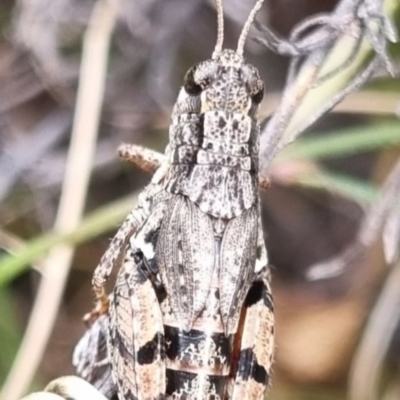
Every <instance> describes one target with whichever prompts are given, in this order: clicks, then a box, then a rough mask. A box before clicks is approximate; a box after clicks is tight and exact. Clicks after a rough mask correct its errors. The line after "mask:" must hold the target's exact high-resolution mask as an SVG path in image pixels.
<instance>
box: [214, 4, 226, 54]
mask: <svg viewBox="0 0 400 400" xmlns="http://www.w3.org/2000/svg"><path fill="white" fill-rule="evenodd" d="M215 7H216V9H217V16H218V28H217V29H218V35H217V43H216V44H215V49H214V52H213V58H215V57H216V56H217V55H218V54H219V53H221V51H222V45H223V43H224V7H223V5H222V0H215Z"/></svg>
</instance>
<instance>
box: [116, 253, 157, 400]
mask: <svg viewBox="0 0 400 400" xmlns="http://www.w3.org/2000/svg"><path fill="white" fill-rule="evenodd" d="M109 315H110V331H109V338H108V340H109V345H108V350H109V359H110V361H111V365H112V371H113V380H114V382H115V384H116V385H117V388H118V394H119V398H120V400H140V399H146V400H152V399H162V398H164V397H165V340H164V328H163V323H162V316H161V310H160V306H159V302H158V299H157V293H156V292H155V289H154V286H153V284H152V282H151V280H150V279H149V277H148V276H147V274H146V273H145V269H144V261H143V258H142V259H141V254H140V253H135V252H134V250H132V248H131V246H128V247H127V252H126V255H125V259H124V262H123V266H122V268H121V270H120V272H119V274H118V276H117V281H116V284H115V289H114V293H113V298H112V301H111V303H110V309H109Z"/></svg>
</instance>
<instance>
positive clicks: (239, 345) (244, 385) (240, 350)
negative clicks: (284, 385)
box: [226, 267, 274, 400]
mask: <svg viewBox="0 0 400 400" xmlns="http://www.w3.org/2000/svg"><path fill="white" fill-rule="evenodd" d="M237 337H238V340H237V342H236V345H235V349H234V354H235V356H236V357H235V358H236V362H235V365H234V371H233V374H232V378H231V382H230V385H229V389H228V396H227V397H226V399H229V400H258V399H263V398H264V394H265V390H266V388H267V386H268V383H269V381H270V373H271V366H272V358H273V352H274V315H273V303H272V296H271V291H270V286H269V271H268V269H267V268H266V267H265V268H264V269H263V270H262V271H260V273H259V275H258V278H257V279H256V280H255V281H254V282H253V284H252V286H251V287H250V289H249V291H248V294H247V297H246V300H245V303H244V308H243V312H242V317H241V327H240V332H239V334H238V336H237Z"/></svg>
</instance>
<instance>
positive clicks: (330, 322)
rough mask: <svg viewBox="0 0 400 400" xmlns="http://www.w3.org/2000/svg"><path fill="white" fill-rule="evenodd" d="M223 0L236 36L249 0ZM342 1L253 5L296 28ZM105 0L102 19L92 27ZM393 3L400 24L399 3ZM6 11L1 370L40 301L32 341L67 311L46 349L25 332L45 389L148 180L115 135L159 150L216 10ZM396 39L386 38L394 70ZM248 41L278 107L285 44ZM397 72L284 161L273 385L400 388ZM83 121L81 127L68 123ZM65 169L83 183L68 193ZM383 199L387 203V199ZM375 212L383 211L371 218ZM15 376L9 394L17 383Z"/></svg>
mask: <svg viewBox="0 0 400 400" xmlns="http://www.w3.org/2000/svg"><path fill="white" fill-rule="evenodd" d="M224 3H225V4H224V7H225V21H226V28H225V47H228V48H235V47H236V42H237V38H238V35H239V32H240V30H241V27H242V25H243V22H244V20H245V19H246V17H247V15H248V12H249V10H250V8H251V6H252V4H253V3H254V1H250V0H249V1H247V0H246V1H244V0H242V1H240V0H226V1H225V2H224ZM335 4H336V2H335V1H332V0H320V1H313V0H268V1H266V2H265V4H264V6H263V8H262V11H261V12H260V15H259V17H258V19H259V20H260V21H262V22H263V23H265V24H267V25H268V26H269V27H271V28H272V29H274V30H275V31H277V32H279V33H280V34H281V35H287V34H288V33H289V32H290V30H291V29H292V28H293V26H294V25H295V24H296V23H298V22H300V21H302V20H303V19H304V18H306V17H308V16H310V15H312V14H315V13H318V12H327V11H331V10H332V9H333V8H334V6H335ZM95 7H97V8H98V10H97V12H99V13H100V14H101V13H103V14H101V15H100V14H99V16H98V19H97V20H96V21H97V23H98V22H99V21H100V22H101V23H100V24H98V25H97V28H96V27H94V28H93V29H92V31H91V32H89V31H88V24H89V21H91V20H92V21H93V19H94V12H93V10H94V8H95ZM391 18H392V19H393V21H394V22H395V23H396V25H397V26H398V25H399V21H400V18H399V15H398V11H397V15H396V13H393V15H391ZM0 27H1V32H0V35H1V36H0V204H1V207H0V226H1V228H0V251H1V255H3V257H2V258H1V260H0V385H2V384H4V382H5V381H6V377H7V374H8V373H9V372H10V369H11V366H12V364H13V362H14V361H15V357H16V354H17V350H18V348H19V346H20V344H21V341H22V338H23V335H24V332H25V330H26V327H27V325H28V321H29V319H30V318H31V320H30V321H31V322H30V323H31V324H34V326H35V328H34V329H33V330H30V331H29V332H30V335H31V337H30V341H29V342H26V343H30V344H32V343H39V339H38V337H40V334H41V329H43V332H44V331H45V330H46V329H47V328H48V327H49V326H50V328H51V327H52V325H53V323H54V328H51V329H50V328H49V329H50V332H51V336H50V338H49V340H48V343H47V340H45V344H46V345H45V347H44V348H43V349H42V350H43V352H44V353H43V356H42V354H41V353H42V351H41V348H40V345H38V348H35V346H31V345H30V346H31V347H29V346H28V348H27V349H25V350H27V351H26V352H25V353H24V354H23V358H22V360H21V358H20V359H19V367H18V368H19V369H17V370H15V368H16V367H15V366H14V373H15V372H16V373H17V375H16V376H17V378H18V377H20V376H21V381H20V384H21V385H22V386H24V385H25V381H26V380H27V382H28V383H29V381H30V379H28V378H22V375H24V373H25V372H26V371H28V370H31V369H32V371H33V372H32V373H33V374H34V379H33V383H32V384H31V386H30V387H29V389H30V390H32V389H34V388H40V387H42V386H43V384H44V383H46V382H48V381H50V380H51V379H53V378H56V377H59V376H62V375H66V374H71V373H73V370H72V367H71V354H72V349H73V346H74V344H75V343H76V341H77V340H78V338H79V337H80V336H81V335H82V333H83V332H84V329H85V328H84V326H83V323H82V321H81V318H82V316H83V314H84V313H85V312H87V311H88V310H90V309H91V306H92V300H93V299H92V295H91V285H90V281H91V274H92V271H93V270H94V268H95V266H96V265H97V263H98V261H99V259H100V257H101V255H102V253H103V252H104V251H105V249H106V247H107V244H108V242H109V238H111V237H112V236H113V233H114V232H115V231H116V229H117V227H118V224H119V223H121V221H122V220H123V218H124V217H125V215H126V214H127V213H128V211H129V210H130V209H131V208H133V206H134V204H135V196H136V195H137V193H139V192H140V190H141V188H143V186H144V185H145V184H146V182H148V180H149V176H147V175H146V174H145V173H143V172H141V171H140V170H139V169H138V168H136V167H134V166H130V165H126V164H123V163H122V162H121V161H120V160H118V157H117V155H116V148H117V146H118V145H119V144H120V143H121V142H129V143H137V144H142V145H145V146H148V147H150V148H152V149H156V150H158V151H161V152H162V151H163V149H164V148H165V146H166V144H167V140H168V125H169V120H170V113H171V110H172V106H173V104H174V101H175V98H176V96H177V93H178V90H179V87H180V85H181V82H182V77H183V74H184V73H185V71H186V70H187V69H188V68H189V67H190V66H191V65H192V64H194V63H195V62H198V61H200V60H204V59H207V58H209V57H210V55H211V53H212V50H213V47H214V43H215V39H216V14H215V9H214V4H213V2H212V1H205V0H202V1H200V0H191V1H187V0H186V1H185V0H168V1H161V0H145V1H141V0H136V1H130V0H120V1H119V2H118V8H117V9H116V10H115V9H111V8H110V9H109V10H104V9H103V10H101V9H100V7H99V0H98V1H97V2H96V1H93V0H57V1H54V0H20V1H12V0H2V1H1V3H0ZM85 32H86V35H85ZM88 37H90V38H91V39H90V40H91V42H90V43H88V41H90V40H89V39H88ZM107 38H109V39H110V44H109V48H108V45H107V40H108V39H107ZM85 46H86V50H87V51H86V52H85V55H84V57H83V58H82V49H83V48H85ZM88 49H89V50H88ZM399 50H400V49H399V46H398V45H395V46H393V48H391V49H390V53H391V55H392V57H393V64H394V69H395V71H399V63H398V60H399ZM102 57H103V58H102ZM246 57H247V60H248V61H249V62H251V63H252V64H254V65H255V66H256V67H257V68H259V70H260V73H261V76H262V78H263V79H264V82H265V86H266V98H265V101H264V105H263V108H262V110H261V114H262V115H263V116H267V115H268V114H269V113H270V111H271V110H272V109H273V107H274V105H275V104H276V103H277V101H278V99H279V93H280V90H281V88H282V86H283V84H284V82H285V75H286V70H287V65H288V60H287V59H285V58H284V57H280V56H277V55H275V54H273V53H271V52H267V51H266V50H265V49H264V48H263V47H261V46H260V45H258V44H256V43H255V42H254V41H252V40H248V43H247V46H246ZM105 59H106V61H105ZM83 60H85V63H83ZM99 60H100V61H101V62H99ZM81 61H82V63H81ZM81 64H82V65H81ZM83 64H84V66H83ZM104 66H107V69H106V70H104V68H103V70H102V67H104ZM103 75H104V76H105V81H104V87H102V85H101V81H102V79H101V77H102V76H103ZM379 75H381V76H379ZM84 82H89V83H88V84H87V85H86V86H85V83H84ZM96 82H97V83H96ZM98 82H100V85H98ZM399 83H400V82H399V80H398V79H396V78H391V77H387V76H386V74H385V71H383V70H382V74H379V73H378V78H377V79H374V80H373V81H371V82H370V84H369V85H368V86H367V87H365V88H363V89H362V91H360V92H358V93H355V94H353V95H351V96H350V97H348V98H347V99H346V101H345V102H343V103H342V104H341V105H340V106H339V107H337V108H336V109H335V110H334V111H333V112H331V113H330V114H329V115H326V116H325V117H323V118H322V119H321V120H320V121H319V122H318V123H317V124H316V125H314V126H313V127H312V129H310V130H308V131H307V132H306V133H305V134H304V135H303V136H302V137H301V138H300V139H298V140H297V141H296V142H295V143H294V144H293V145H291V146H289V147H288V148H287V150H285V151H284V152H283V153H281V154H280V155H279V156H278V158H277V160H276V161H275V162H274V164H273V165H272V166H271V169H270V178H271V181H272V184H271V187H270V188H269V189H268V190H267V191H263V192H262V201H263V209H262V212H263V222H264V230H265V238H266V243H267V249H268V251H269V256H270V262H271V265H272V268H273V270H272V275H273V285H272V287H273V292H274V297H275V304H276V308H275V309H276V318H277V322H276V323H277V327H276V338H277V352H276V362H275V367H274V376H273V386H272V389H271V391H270V395H269V398H270V399H272V400H286V399H290V400H313V399H321V400H325V399H326V400H336V399H337V400H339V399H346V398H349V399H352V400H356V399H358V400H368V398H370V399H371V400H373V399H375V398H376V399H377V398H379V399H386V400H390V399H400V385H399V382H400V369H399V368H400V323H399V320H400V288H399V286H400V275H399V272H398V270H399V269H400V267H399V266H398V265H397V264H399V257H398V249H399V248H400V239H399V241H398V242H396V241H394V240H393V239H391V240H389V245H387V246H386V247H388V246H389V248H390V249H391V251H392V253H391V254H392V255H393V257H391V258H390V257H389V261H390V262H391V263H392V265H391V268H389V267H390V266H389V267H388V263H387V261H385V258H384V255H383V251H382V243H381V240H380V236H379V234H378V233H377V231H379V228H378V227H377V226H379V227H381V226H383V225H384V224H385V223H386V225H385V226H386V227H388V226H389V225H390V226H389V227H388V228H387V229H386V230H384V236H385V232H386V236H388V235H389V236H390V237H391V238H393V237H395V238H398V236H399V233H398V232H399V229H400V228H399V226H400V209H399V208H400V207H399V206H398V204H399V203H400V200H399V199H400V173H399V172H397V175H396V170H395V169H393V168H394V166H395V165H396V163H398V162H399V159H400V158H399V157H400V123H399V122H398V117H397V114H396V113H397V112H398V111H399V104H400V103H399V99H400V84H399ZM83 86H85V87H84V88H83ZM78 87H79V91H80V93H79V95H78V96H77V91H78ZM103 89H104V98H103ZM77 99H78V100H77ZM96 105H97V106H98V107H100V105H101V113H100V112H99V111H98V110H97V109H96ZM98 112H99V114H98ZM85 123H86V125H85ZM77 125H79V127H77ZM97 125H98V129H97ZM79 129H80V130H81V136H79V135H78V136H77V137H80V139H74V140H73V141H71V132H72V131H74V130H79ZM97 131H98V137H96V132H97ZM80 140H82V142H81V141H80ZM85 140H86V142H87V143H86V142H85ZM71 148H72V149H74V151H75V158H74V154H71V153H70V154H68V152H69V149H71ZM92 155H93V165H92V167H91V166H90V162H91V159H92ZM71 160H72V161H71ZM71 164H72V165H71ZM87 164H89V165H87ZM88 167H89V169H87V168H88ZM68 168H70V172H69V178H68V179H69V185H70V186H68V185H67V184H66V183H65V182H66V180H65V178H64V173H65V171H66V170H68ZM86 170H87V171H88V172H89V173H90V183H89V187H88V191H87V193H86V192H85V183H84V180H85V175H86V174H87V171H86ZM71 171H72V172H71ZM391 172H392V175H390V173H391ZM388 176H391V180H390V181H389V182H388V181H387V177H388ZM68 179H67V180H68ZM81 179H82V180H83V182H81ZM385 182H386V183H385ZM71 183H72V186H71ZM74 183H76V185H77V187H76V189H74V186H73V184H74ZM63 185H64V186H63ZM383 185H386V186H384V188H385V190H386V191H385V192H383V194H380V193H381V192H380V188H381V187H382V186H383ZM67 186H68V187H69V189H70V190H71V188H72V196H70V197H68V199H67V200H66V199H65V198H64V199H63V200H62V203H63V204H62V205H60V194H61V191H63V192H64V190H67ZM388 191H389V192H390V195H388V196H389V197H388V196H387V195H385V193H387V192H388ZM388 198H389V200H388ZM382 199H383V201H386V203H387V202H388V201H389V202H390V203H391V207H389V208H390V212H389V211H388V212H386V214H385V213H383V214H385V215H384V216H383V214H382V213H381V214H379V210H381V211H382V208H379V207H382V203H379V201H382ZM396 199H397V202H396ZM75 200H76V201H77V203H78V205H76V204H75V203H74V202H75ZM376 204H378V206H376ZM371 205H372V206H371ZM374 205H375V206H374ZM379 205H380V206H379ZM81 206H82V207H84V212H83V216H82V219H81V218H80V211H79V208H80V207H81ZM371 207H372V208H371ZM374 207H375V208H374ZM60 208H62V209H63V210H64V214H63V215H61V216H60V214H61V212H60ZM376 209H378V212H377V211H376ZM68 210H71V215H69V214H68ZM368 210H369V211H368ZM385 210H386V211H387V210H388V208H386V209H385ZM374 212H375V214H374ZM72 213H74V214H73V215H72ZM388 213H389V214H388ZM377 214H378V215H377ZM365 215H367V219H368V216H371V215H372V217H370V219H369V220H368V221H369V223H370V224H369V225H368V223H366V222H365V221H366V220H365V219H364V216H365ZM374 218H375V219H374ZM385 218H386V219H385ZM368 221H367V222H368ZM371 221H372V222H371ZM388 221H392V223H391V224H389V225H388V223H387V222H388ZM374 224H375V225H374ZM360 227H361V228H360ZM389 228H390V229H391V230H390V229H389ZM359 229H361V234H360V233H358V232H360V231H359ZM393 232H394V233H393ZM396 232H397V233H396ZM360 235H361V236H360ZM363 235H364V236H363ZM368 235H369V236H368ZM396 235H397V236H396ZM360 237H361V239H360ZM357 238H358V241H357ZM384 240H385V239H384ZM396 240H397V239H396ZM354 241H355V242H354ZM353 242H354V243H355V244H354V245H352V246H351V247H350V248H348V245H349V244H351V243H353ZM386 243H388V241H387V240H386ZM396 243H397V244H396ZM60 244H62V245H63V246H64V247H59V245H60ZM69 244H72V245H74V246H76V247H75V251H72V249H71V248H70V247H68V246H65V245H69ZM396 246H397V247H396ZM346 249H347V250H346ZM341 251H345V253H344V256H342V257H340V258H339V259H336V261H332V260H331V257H334V256H335V255H337V254H340V252H341ZM49 252H50V253H49ZM10 256H12V257H10ZM68 257H71V258H72V263H71V265H70V266H69V263H68V261H65V260H68ZM61 259H62V260H63V261H62V263H63V266H61V265H60V266H59V265H58V262H59V261H60V263H61ZM338 260H339V264H340V265H341V271H340V273H337V274H336V276H334V277H331V278H329V279H313V280H311V279H309V276H310V274H308V271H309V267H310V266H311V265H315V264H319V267H320V269H319V270H318V271H321V268H322V270H323V268H324V267H326V266H328V267H329V266H331V267H332V262H336V264H335V265H337V262H338ZM327 261H329V263H330V264H329V263H328V264H327ZM321 263H322V267H321ZM60 271H61V272H60ZM396 274H397V275H396ZM319 275H321V273H320V274H319ZM323 275H324V274H323V273H322V276H323ZM314 278H315V275H314ZM44 281H46V282H47V283H46V284H47V286H42V284H43V282H44ZM46 287H47V288H52V289H53V291H54V293H51V290H50V291H48V290H47V291H46V290H45V289H44V288H46ZM61 295H62V297H61V298H60V305H59V307H58V297H59V296H61ZM39 297H40V299H41V307H39V308H37V309H36V311H35V312H33V313H32V310H33V304H34V302H35V301H37V300H38V298H39ZM388 305H389V306H388ZM52 310H56V311H57V312H56V314H55V318H53V317H52V313H53V311H52ZM371 315H372V317H371ZM48 316H50V318H47V317H48ZM35 335H39V336H36V337H35ZM44 335H45V334H44ZM36 359H38V360H39V362H40V363H39V366H38V368H36V367H35V366H34V363H35V361H34V360H36ZM32 363H33V364H32ZM31 364H32V365H31ZM21 366H22V367H21ZM21 368H22V369H21ZM29 375H30V373H29V372H28V373H27V376H28V377H29ZM14 382H15V380H14ZM17 382H18V380H17ZM14 386H15V384H14ZM9 390H10V388H9V387H8V388H7V391H6V390H4V391H3V393H2V394H3V396H4V400H11V399H12V396H11V395H10V392H9ZM363 390H364V392H363ZM365 391H366V393H367V394H368V395H367V397H363V396H364V395H362V394H360V393H365ZM9 396H11V397H9Z"/></svg>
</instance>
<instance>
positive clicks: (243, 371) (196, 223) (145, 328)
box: [75, 0, 274, 400]
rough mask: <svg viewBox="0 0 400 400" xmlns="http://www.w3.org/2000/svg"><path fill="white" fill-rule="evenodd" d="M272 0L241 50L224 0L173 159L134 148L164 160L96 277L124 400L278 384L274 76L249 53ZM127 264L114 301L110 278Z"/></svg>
mask: <svg viewBox="0 0 400 400" xmlns="http://www.w3.org/2000/svg"><path fill="white" fill-rule="evenodd" d="M262 3H263V0H258V1H257V2H256V4H255V6H254V8H253V9H252V10H251V12H250V14H249V17H248V19H247V21H246V23H245V25H244V28H243V30H242V33H241V35H240V38H239V40H238V45H237V49H236V51H234V50H228V49H223V9H222V0H216V6H217V10H218V37H217V43H216V46H215V49H214V52H213V54H212V57H211V59H209V60H206V61H203V62H200V63H199V64H197V65H195V66H193V67H192V68H190V69H189V71H188V72H187V73H186V76H185V78H184V83H183V87H182V88H181V90H180V92H179V96H178V99H177V101H176V104H175V106H174V109H173V113H172V123H171V125H170V130H169V144H168V146H167V148H166V151H165V157H164V158H163V159H162V160H154V159H152V158H151V155H150V154H151V152H149V151H148V153H146V151H147V150H146V149H142V150H140V151H139V152H135V151H131V152H130V153H129V149H128V150H127V153H128V154H125V158H130V159H131V160H132V161H133V162H136V163H138V164H139V165H142V166H143V167H145V168H146V167H148V166H149V164H150V165H151V164H152V163H153V164H154V163H155V164H157V166H158V168H157V170H156V172H155V174H154V175H153V177H152V179H151V182H150V184H149V185H148V186H147V187H146V188H145V189H144V190H143V192H142V193H141V195H140V196H139V200H138V205H137V207H136V208H135V209H134V210H133V211H132V212H131V213H130V214H129V215H128V217H127V218H126V220H125V221H124V222H123V224H122V226H121V227H120V229H119V230H118V232H117V234H116V236H115V237H114V238H113V240H112V241H111V243H110V246H109V248H108V249H107V251H106V253H105V254H104V256H103V257H102V259H101V261H100V264H99V265H98V267H97V268H96V270H95V272H94V276H93V288H94V292H95V295H96V298H97V305H96V308H95V310H94V311H93V312H92V313H91V315H90V318H91V319H96V318H97V317H98V316H100V318H104V316H106V318H107V323H108V328H105V327H104V326H103V325H101V324H100V325H99V326H100V328H98V327H97V328H95V329H94V328H92V329H94V330H95V331H96V332H97V329H100V332H102V333H101V334H100V335H98V336H97V338H98V340H99V341H102V342H104V341H105V337H107V349H108V356H107V360H106V361H107V362H108V364H107V362H106V364H107V368H108V369H107V371H111V375H112V381H113V383H112V384H113V385H114V388H115V391H116V392H117V393H118V397H119V398H120V400H134V399H135V400H136V399H146V400H150V399H163V398H171V399H198V400H201V399H220V400H222V399H232V400H237V399H240V400H247V399H248V400H250V399H251V400H255V399H262V398H263V396H264V394H265V391H266V388H267V386H268V383H269V381H270V374H271V364H272V358H273V350H274V318H273V303H272V297H271V291H270V286H269V268H268V260H267V252H266V248H265V243H264V239H263V233H262V226H261V219H260V199H259V193H258V183H259V163H258V153H259V134H260V128H259V124H258V122H257V118H256V114H257V110H258V107H259V104H260V103H261V101H262V99H263V93H264V84H263V82H262V80H261V79H260V76H259V72H258V70H257V69H256V68H255V67H253V66H252V65H250V64H247V63H246V61H245V60H244V58H243V51H244V44H245V40H246V37H247V35H248V32H249V30H250V27H251V25H252V23H253V21H254V19H255V16H256V14H257V12H258V11H259V9H260V8H261V6H262ZM136 149H137V148H136ZM115 267H118V268H119V271H118V275H117V278H116V284H115V288H114V290H113V293H112V297H111V300H109V297H108V296H107V295H106V292H105V284H106V282H107V280H108V278H109V276H110V274H111V272H112V270H113V268H115ZM95 323H96V322H95ZM107 329H108V332H107V333H106V334H104V330H107ZM92 333H93V332H92ZM89 342H90V341H87V343H89ZM82 346H83V348H84V347H85V345H84V344H83V345H81V346H80V348H79V349H80V350H79V349H78V350H77V361H76V362H75V364H76V365H79V363H80V362H82V360H83V359H84V358H85V357H84V355H85V350H82ZM87 346H88V345H87ZM91 351H92V352H93V349H92V350H91ZM82 355H83V356H82ZM96 357H97V358H98V357H99V356H96V354H95V357H94V358H96ZM86 358H87V357H86ZM85 362H86V364H87V362H88V361H87V360H86V361H85ZM102 365H103V364H102V363H100V364H99V363H97V361H96V362H95V364H94V365H93V367H96V368H97V367H99V366H102ZM89 369H90V368H89ZM85 376H86V377H89V379H91V378H90V374H86V375H85ZM96 379H97V378H96ZM97 380H98V379H97ZM92 381H94V378H93V379H92ZM107 387H108V388H109V386H107ZM108 390H109V389H108Z"/></svg>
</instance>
